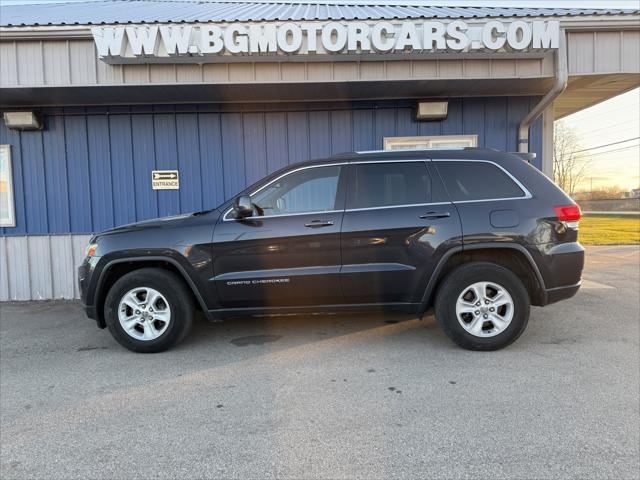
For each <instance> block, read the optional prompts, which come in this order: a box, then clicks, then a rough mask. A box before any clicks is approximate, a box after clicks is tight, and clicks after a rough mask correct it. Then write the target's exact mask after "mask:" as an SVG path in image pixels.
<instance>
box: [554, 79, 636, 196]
mask: <svg viewBox="0 0 640 480" xmlns="http://www.w3.org/2000/svg"><path fill="white" fill-rule="evenodd" d="M561 121H563V122H564V123H565V124H567V125H568V126H570V127H571V128H572V129H573V130H574V131H575V133H576V134H577V137H578V142H579V144H580V147H579V150H583V151H582V152H581V153H579V154H578V155H580V156H581V157H582V158H583V160H585V161H588V162H589V165H588V173H589V174H588V176H587V179H586V180H585V182H584V183H583V184H582V185H581V186H580V189H584V190H590V189H591V183H592V182H593V188H594V189H597V188H600V187H604V186H615V185H617V186H620V187H621V188H623V189H624V190H629V189H631V188H640V140H639V137H640V89H639V88H636V89H635V90H631V91H630V92H627V93H623V94H622V95H618V96H617V97H614V98H610V99H609V100H606V101H604V102H602V103H599V104H598V105H595V106H593V107H591V108H587V109H585V110H582V111H580V112H577V113H574V114H573V115H569V116H567V117H565V118H564V119H563V120H561Z"/></svg>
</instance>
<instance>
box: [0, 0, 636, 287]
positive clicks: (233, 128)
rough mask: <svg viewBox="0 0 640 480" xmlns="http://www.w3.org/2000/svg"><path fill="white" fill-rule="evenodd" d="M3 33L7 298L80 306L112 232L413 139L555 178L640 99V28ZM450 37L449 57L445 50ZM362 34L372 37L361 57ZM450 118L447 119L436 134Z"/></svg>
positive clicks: (173, 9)
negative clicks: (588, 128) (84, 267)
mask: <svg viewBox="0 0 640 480" xmlns="http://www.w3.org/2000/svg"><path fill="white" fill-rule="evenodd" d="M124 7H126V8H124ZM0 17H1V22H0V108H1V109H2V112H3V114H5V115H4V118H5V121H0V145H5V146H7V148H6V149H5V150H3V151H5V152H8V153H5V154H4V155H5V157H3V158H4V160H3V164H4V165H5V167H4V170H3V171H0V196H1V197H2V198H3V199H4V200H3V202H5V204H3V205H5V207H6V208H5V209H6V210H7V212H8V214H7V215H6V217H7V218H6V219H5V220H4V225H6V226H3V227H1V228H0V300H9V299H11V300H27V299H46V298H74V297H76V296H77V287H76V286H75V279H74V275H75V266H76V265H77V264H78V263H79V261H80V259H81V257H82V254H83V247H84V244H85V243H86V242H87V240H88V238H89V236H90V235H91V234H92V233H94V232H98V231H101V230H104V229H108V228H111V227H114V226H117V225H122V224H126V223H131V222H135V221H138V220H143V219H147V218H153V217H158V216H165V215H172V214H177V213H182V212H191V211H196V210H202V209H206V208H211V207H215V206H217V205H219V204H220V203H222V202H223V201H224V200H225V199H227V198H230V197H231V196H232V195H234V194H235V193H236V192H238V191H240V190H242V189H243V188H244V187H245V186H246V185H248V184H250V183H253V182H254V181H256V180H258V179H260V178H261V177H263V176H264V175H266V174H268V173H270V172H272V171H274V170H276V169H278V168H280V167H282V166H284V165H287V164H290V163H294V162H299V161H303V160H307V159H312V158H319V157H326V156H329V155H332V154H335V153H340V152H346V151H354V150H376V149H383V148H385V147H386V148H396V147H394V141H396V140H399V139H401V142H400V143H402V144H403V145H404V144H408V145H409V146H414V147H418V146H424V145H427V146H428V145H434V146H437V145H458V144H459V145H461V146H464V145H473V146H479V147H487V148H496V149H500V150H510V151H515V150H518V149H520V150H522V149H523V148H526V149H528V150H529V151H531V152H534V153H536V154H537V157H536V159H535V161H534V165H535V166H536V167H538V168H541V169H542V170H543V171H545V173H548V174H549V173H551V161H552V159H551V152H552V149H551V146H552V141H553V120H554V119H556V118H559V117H561V116H564V115H567V114H569V113H572V112H574V111H577V110H580V109H581V108H585V107H586V106H589V105H591V104H593V103H596V102H598V101H601V100H604V99H606V98H609V97H611V96H613V95H616V94H618V93H621V92H624V91H626V90H628V89H630V88H633V87H635V86H637V84H638V72H640V66H639V64H638V62H639V61H638V55H637V54H638V53H640V31H639V30H638V12H637V11H619V10H608V11H593V10H576V9H572V10H553V9H504V8H499V9H498V8H496V9H491V8H473V9H472V8H444V7H428V6H425V5H424V4H423V2H413V4H412V3H411V2H409V3H408V4H403V5H402V6H397V5H393V4H390V5H387V4H379V5H377V6H375V5H374V6H371V5H369V6H362V5H358V4H349V3H348V2H347V3H335V2H331V3H330V4H329V5H326V4H313V3H309V4H295V5H290V4H281V3H274V2H269V1H265V2H224V3H220V2H200V3H193V4H185V3H181V2H178V3H176V2H166V1H164V2H137V1H104V2H98V3H97V4H96V3H91V4H82V3H80V4H75V3H74V4H50V5H45V6H42V5H39V6H19V7H6V6H3V7H2V15H0ZM332 20H333V23H336V24H338V26H335V25H332ZM305 22H306V23H305ZM327 22H329V23H327ZM354 22H358V25H359V27H356V26H353V24H354ZM381 22H382V23H384V24H386V27H385V25H383V26H380V25H382V23H381ZM454 22H462V23H463V24H464V25H465V28H464V29H463V28H462V27H460V29H458V31H462V32H466V33H465V35H467V36H468V45H466V46H465V47H464V48H459V47H460V46H461V45H455V42H454V40H455V39H456V38H457V37H456V35H455V33H453V32H454V30H453V27H450V26H451V24H452V23H454ZM492 22H493V23H492ZM517 22H520V24H518V23H517ZM536 22H537V23H536ZM554 22H555V23H554ZM408 23H411V24H413V25H414V26H413V27H412V26H411V25H408V26H404V25H405V24H408ZM514 23H515V24H516V25H518V26H516V27H513V24H514ZM556 23H557V25H556ZM310 24H312V25H314V26H312V27H309V26H308V25H310ZM212 25H213V26H214V27H215V26H219V29H220V37H219V42H220V44H222V43H223V42H224V46H223V47H222V50H220V51H219V52H214V53H211V52H209V50H211V49H212V48H213V47H214V46H215V44H216V41H217V40H216V41H213V42H211V43H206V44H205V41H204V40H202V38H203V35H204V34H203V33H202V32H204V31H208V32H209V35H211V36H212V37H211V38H214V37H215V36H216V35H217V34H218V33H217V32H218V30H216V29H215V28H213V29H212V28H211V26H212ZM269 25H274V27H275V28H277V30H276V29H275V28H274V30H273V32H274V33H273V35H274V36H273V37H269V36H268V32H269V31H270V30H269V28H270V27H269ZM350 25H351V26H350ZM362 25H364V26H362ZM376 25H377V26H376ZM389 25H391V26H389ZM439 25H442V26H443V28H444V29H445V30H444V32H445V33H444V34H443V35H444V36H443V37H442V41H443V42H445V43H444V47H442V46H441V45H440V43H439V42H438V39H437V38H432V40H433V43H432V44H431V45H427V33H424V32H427V29H429V30H428V31H436V32H437V31H438V29H439V28H440V27H439ZM527 25H528V27H527ZM594 25H595V26H594ZM158 26H159V27H160V28H161V29H160V30H158ZM416 26H417V27H416ZM458 26H460V24H459V25H458ZM556 26H557V27H558V31H559V40H558V42H559V43H558V44H557V45H555V44H554V43H553V38H552V36H551V34H552V31H553V28H556ZM605 26H606V29H603V27H605ZM162 27H167V29H165V30H162ZM169 27H170V28H172V29H174V30H169V29H168V28H169ZM357 28H360V29H361V31H360V33H362V29H364V30H365V32H370V34H369V35H370V37H366V38H364V37H362V36H361V37H359V40H358V42H359V43H358V42H356V41H355V40H354V42H355V45H356V48H355V49H353V48H351V36H354V35H357V34H358V33H357V32H358V30H357ZM384 28H387V30H386V31H384ZM414 28H417V29H418V30H417V31H418V36H415V35H414V34H413V33H412V32H413V29H414ZM518 28H519V30H518ZM527 28H528V29H529V30H527ZM135 29H138V30H135ZM207 29H209V30H207ZM225 29H226V30H225ZM232 29H233V32H232V34H228V31H230V30H232ZM314 29H316V30H314ZM325 29H328V31H329V34H327V35H326V37H325V33H324V32H325ZM381 29H382V31H383V34H380V32H379V30H381ZM422 29H424V30H422ZM450 29H451V30H450ZM503 29H504V31H505V32H507V33H505V34H504V35H505V38H506V35H508V34H509V33H508V32H511V30H512V29H513V30H514V31H517V34H516V36H515V37H513V38H514V39H515V40H514V39H511V37H509V39H505V40H504V41H505V42H509V41H511V40H513V42H512V43H513V44H511V45H509V44H507V43H505V44H504V46H502V47H501V48H497V49H496V48H493V46H492V45H491V44H490V42H494V41H495V42H499V41H500V36H501V34H502V33H501V32H502V30H503ZM536 29H538V31H542V32H543V34H544V35H547V37H545V36H544V35H543V36H542V37H541V40H540V41H541V42H542V46H541V47H540V46H539V47H540V48H535V36H533V37H532V38H533V40H531V43H530V44H528V45H526V46H525V47H522V48H519V49H518V48H516V47H518V46H522V43H518V42H523V40H522V38H524V37H526V35H529V34H531V31H533V32H536ZM540 29H543V30H540ZM545 29H546V30H545ZM392 30H393V32H392ZM487 30H489V31H490V34H491V37H490V38H489V37H487V36H483V35H484V33H483V32H485V31H487ZM281 31H284V33H282V34H281ZM316 31H317V38H316V40H317V42H318V46H317V49H316V50H315V51H313V50H312V45H311V40H310V38H311V37H310V35H314V33H313V32H316ZM223 32H224V33H223ZM255 32H258V33H257V34H256V33H255ZM265 32H266V33H265ZM299 32H302V33H303V34H304V35H305V37H304V38H302V39H301V40H300V43H299V45H296V41H297V38H298V37H297V36H298V34H299ZM354 32H355V33H354ZM376 32H377V33H376ZM394 32H395V33H394ZM403 32H404V33H403ZM407 32H408V33H407ZM254 34H256V35H263V36H262V37H255V36H252V35H254ZM343 34H344V35H345V40H344V45H342V47H343V48H342V49H341V50H337V51H336V50H335V48H337V47H336V44H337V46H340V38H341V35H343ZM376 34H377V35H382V36H379V38H375V37H374V35H376ZM198 35H200V37H199V36H198ZM403 35H404V40H403V42H404V43H402V44H401V43H398V42H399V40H398V39H399V38H400V37H402V36H403ZM519 35H520V36H519ZM140 38H142V43H140V42H141V40H140ZM171 38H173V39H174V40H171ZM181 38H182V39H184V42H185V43H184V45H182V46H181V45H180V39H181ZM216 38H217V37H216ZM354 38H355V37H354ZM363 38H364V39H363ZM105 39H106V40H105ZM176 39H177V41H176ZM392 39H395V41H396V43H395V46H394V47H392V48H391V49H390V50H388V51H380V48H375V45H376V41H377V42H378V45H383V43H384V42H390V41H391V40H392ZM214 40H215V38H214ZM144 41H146V42H147V43H146V44H144ZM208 41H209V40H207V42H208ZM254 41H255V42H254ZM269 41H272V42H273V48H270V47H269V43H268V42H269ZM369 41H370V42H371V46H370V47H369V48H367V42H369ZM545 41H547V44H546V45H545V44H544V42H545ZM101 42H102V43H101ZM105 42H110V43H108V45H107V43H105ZM118 42H121V43H118ZM136 42H138V43H136ZM168 42H173V43H168ZM260 42H263V43H262V44H260ZM380 42H382V43H380ZM449 42H453V43H449ZM476 42H480V43H481V42H485V43H484V44H477V43H476ZM105 45H107V46H106V47H105ZM260 45H262V47H261V46H260ZM478 45H479V46H478ZM254 46H255V48H256V51H253V50H252V49H253V48H254ZM296 46H297V47H298V49H297V50H295V51H290V50H292V49H293V48H294V47H296ZM334 47H335V48H334ZM105 48H107V49H106V50H104V49H105ZM171 48H174V51H173V52H171ZM261 48H263V49H264V51H262V50H261ZM385 48H386V47H385ZM136 49H139V51H138V52H137V53H136ZM181 49H182V50H181ZM207 49H209V50H207ZM238 49H240V51H239V52H236V51H235V50H238ZM612 49H613V50H612ZM611 51H614V52H616V53H615V55H614V56H615V57H616V58H612V55H611ZM105 52H106V54H105ZM563 65H564V68H565V70H566V71H565V72H564V73H565V78H564V83H563V79H562V74H563V72H562V67H563ZM558 85H561V87H562V88H558ZM554 89H556V90H559V91H556V92H554ZM563 89H564V92H563V93H561V92H562V90H563ZM543 100H544V101H543ZM541 101H543V102H542V103H541ZM433 102H436V103H439V104H443V103H444V104H445V105H446V114H445V115H440V117H439V118H436V119H431V120H428V121H425V120H422V119H419V118H418V116H417V115H416V109H417V107H418V104H420V103H425V104H429V103H433ZM536 110H538V112H536ZM531 112H533V114H531ZM7 113H9V114H10V115H9V116H7V115H6V114H7ZM15 113H22V114H28V116H29V119H31V122H32V123H31V124H29V125H26V124H21V123H18V124H15V123H12V119H13V118H17V117H12V115H11V114H15ZM20 118H25V116H24V115H23V116H22V117H20ZM528 119H530V120H532V123H531V125H530V126H529V125H528V124H527V120H528ZM523 121H524V123H523ZM523 132H524V133H523ZM523 137H524V138H523ZM412 139H413V140H412ZM407 142H408V143H407ZM412 142H413V143H412ZM7 165H8V167H7ZM154 170H177V171H178V172H179V175H180V187H179V189H176V190H154V189H153V188H152V185H151V172H152V171H154ZM3 172H4V173H3ZM1 175H4V176H1ZM0 224H2V219H0Z"/></svg>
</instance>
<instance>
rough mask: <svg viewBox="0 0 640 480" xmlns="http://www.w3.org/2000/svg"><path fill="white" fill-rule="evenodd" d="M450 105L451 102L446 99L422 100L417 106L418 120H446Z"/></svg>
mask: <svg viewBox="0 0 640 480" xmlns="http://www.w3.org/2000/svg"><path fill="white" fill-rule="evenodd" d="M448 106H449V102H448V101H446V100H444V101H429V102H420V103H418V107H417V108H416V120H418V121H425V120H427V121H428V120H444V119H445V118H447V108H448Z"/></svg>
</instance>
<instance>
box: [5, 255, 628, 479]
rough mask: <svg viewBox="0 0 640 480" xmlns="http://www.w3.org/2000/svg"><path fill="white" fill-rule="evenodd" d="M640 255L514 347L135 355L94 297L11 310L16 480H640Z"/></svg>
mask: <svg viewBox="0 0 640 480" xmlns="http://www.w3.org/2000/svg"><path fill="white" fill-rule="evenodd" d="M639 253H640V249H639V248H638V247H637V246H635V247H594V248H590V249H589V250H588V256H587V268H586V272H585V282H584V287H583V288H582V289H581V291H580V292H579V293H578V294H577V296H576V297H574V298H573V299H571V300H568V301H565V302H562V303H558V304H555V305H552V306H549V307H546V308H533V309H532V313H531V321H530V323H529V327H528V328H527V330H526V331H525V333H524V334H523V335H522V337H520V339H519V340H518V341H516V343H514V344H513V345H511V346H510V347H509V348H507V349H504V350H501V351H498V352H487V353H482V352H469V351H465V350H462V349H460V348H458V347H456V346H455V345H454V344H453V343H451V342H450V341H449V340H448V339H447V338H446V337H445V335H444V334H443V333H442V331H441V330H440V329H439V328H438V326H437V324H436V323H435V320H434V319H433V318H432V317H429V318H426V319H425V320H423V321H419V320H417V319H415V318H412V317H411V316H408V315H399V314H398V315H395V314H394V315H389V314H382V313H380V314H358V315H307V316H284V317H259V318H243V319H234V320H229V321H227V322H224V323H219V324H208V323H206V322H205V321H204V320H200V321H198V322H196V325H195V328H194V330H193V331H192V333H191V335H190V337H189V338H188V339H187V340H186V341H185V342H184V343H182V344H181V345H180V346H178V347H177V348H175V349H173V350H171V351H169V352H165V353H162V354H156V355H141V354H134V353H131V352H128V351H127V350H124V349H123V348H122V347H120V346H119V345H118V344H117V343H116V342H115V341H114V340H113V339H112V338H111V336H110V334H109V333H108V331H106V330H98V329H97V328H96V327H95V324H93V323H92V321H90V320H88V319H87V318H86V317H85V316H84V315H83V313H82V310H81V308H80V306H79V304H77V303H75V302H32V303H5V304H0V427H1V428H0V478H2V479H12V478H59V479H72V478H74V479H75V478H78V479H93V478H96V479H98V478H100V479H102V478H109V479H111V478H145V479H146V478H158V479H164V478H238V479H248V478H296V479H298V478H366V479H371V478H385V479H386V478H443V479H444V478H447V479H449V478H482V479H487V478H521V479H534V478H607V479H609V478H615V479H631V478H638V477H639V475H640V473H639V472H640V465H639V458H640V400H639V399H640V328H639V324H640V299H639V293H638V292H639V291H640V281H639V280H640V278H639V277H640V255H639Z"/></svg>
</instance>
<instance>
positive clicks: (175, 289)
mask: <svg viewBox="0 0 640 480" xmlns="http://www.w3.org/2000/svg"><path fill="white" fill-rule="evenodd" d="M139 287H149V288H153V289H154V290H157V291H158V292H159V293H161V294H162V295H163V296H164V297H165V298H166V300H167V302H168V304H169V307H170V309H171V320H170V321H169V322H168V326H167V327H166V330H165V331H164V332H163V333H162V334H161V335H160V336H159V337H157V338H155V339H153V340H139V339H136V338H134V337H132V336H131V335H129V334H128V333H127V332H126V331H125V330H124V328H123V327H122V325H120V321H119V319H118V306H119V304H120V300H121V299H122V297H123V296H124V295H126V294H127V292H129V291H131V290H133V289H135V288H139ZM104 318H105V322H106V324H107V327H108V328H109V331H110V332H111V335H113V337H114V338H115V339H116V341H117V342H118V343H119V344H120V345H122V346H123V347H125V348H128V349H129V350H131V351H134V352H139V353H156V352H162V351H165V350H167V349H169V348H171V347H173V346H174V345H176V344H178V343H179V342H181V341H182V340H183V339H184V338H185V337H186V336H187V335H188V333H189V331H190V330H191V326H192V325H193V318H194V305H193V296H192V294H191V292H190V291H189V290H188V287H187V286H186V285H185V283H184V281H183V279H182V278H180V277H178V276H177V275H175V274H174V273H171V272H168V271H166V270H162V269H160V268H142V269H140V270H135V271H133V272H130V273H127V274H126V275H124V276H122V277H121V278H119V279H118V280H117V281H116V282H115V283H114V284H113V286H112V287H111V289H110V290H109V293H108V294H107V298H106V299H105V304H104Z"/></svg>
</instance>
